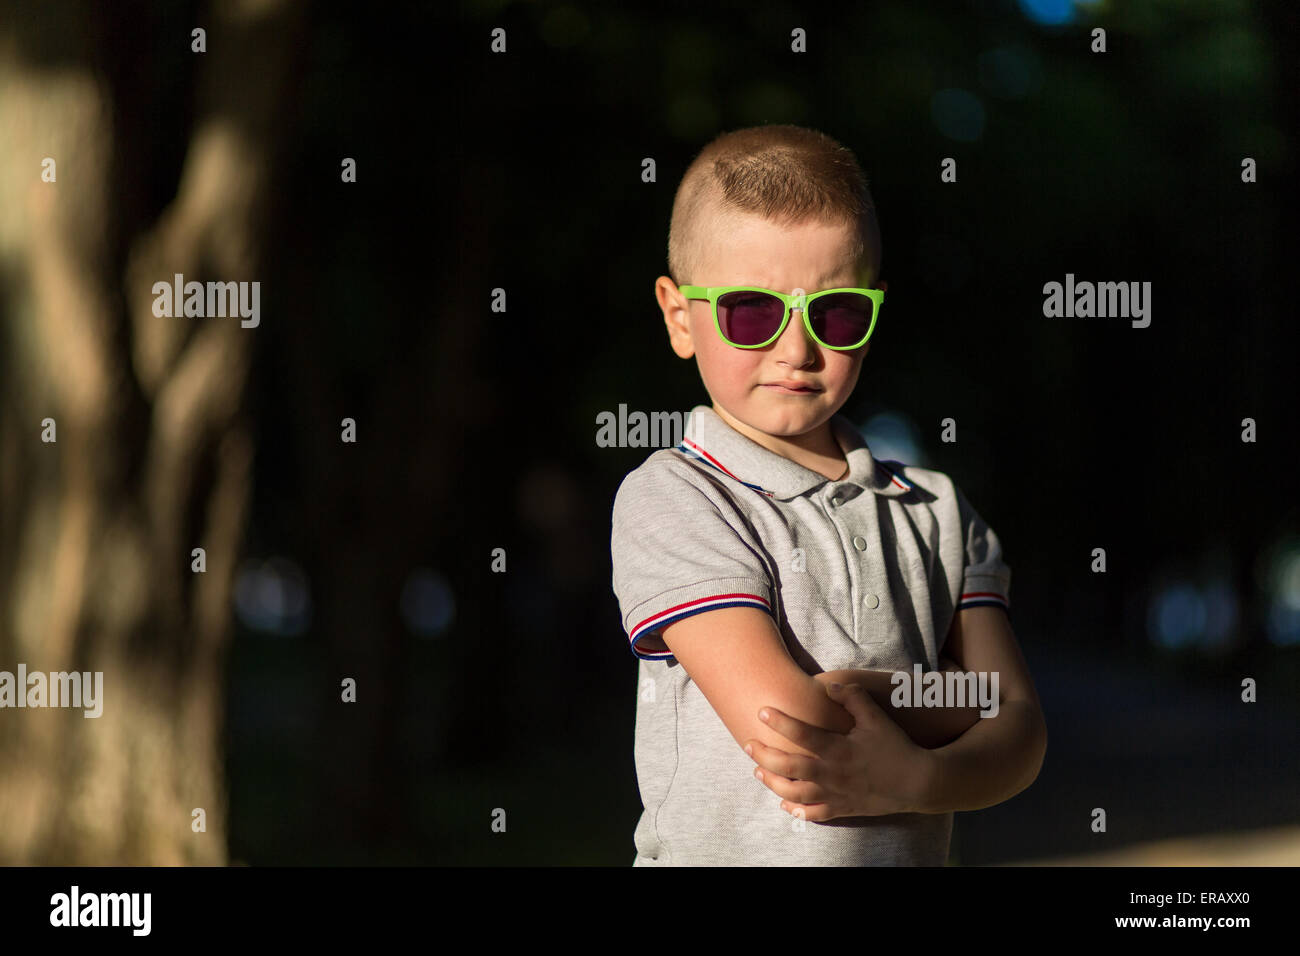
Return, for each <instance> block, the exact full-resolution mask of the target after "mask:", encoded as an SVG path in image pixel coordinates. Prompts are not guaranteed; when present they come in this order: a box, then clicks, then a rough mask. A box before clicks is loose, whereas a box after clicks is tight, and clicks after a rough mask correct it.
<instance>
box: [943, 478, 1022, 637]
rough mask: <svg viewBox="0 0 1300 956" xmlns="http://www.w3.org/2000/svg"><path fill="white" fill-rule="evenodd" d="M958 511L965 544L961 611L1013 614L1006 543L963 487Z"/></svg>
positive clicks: (958, 608) (959, 495)
mask: <svg viewBox="0 0 1300 956" xmlns="http://www.w3.org/2000/svg"><path fill="white" fill-rule="evenodd" d="M953 487H954V489H955V490H956V492H957V509H958V515H959V516H960V520H961V527H962V535H963V540H964V542H965V566H964V567H963V569H962V586H961V596H960V597H959V598H958V600H957V610H959V611H960V610H961V609H962V608H967V607H1000V608H1002V609H1003V610H1005V611H1006V612H1007V613H1008V614H1010V613H1011V568H1010V567H1008V566H1007V563H1006V562H1005V561H1004V560H1003V558H1002V542H1001V541H1000V540H999V539H998V536H997V534H996V533H995V532H994V531H993V529H992V528H990V527H989V526H988V524H987V523H986V522H985V521H984V519H983V518H981V517H980V515H979V512H977V511H976V510H975V509H974V508H973V507H972V506H971V503H970V502H969V501H968V500H967V499H966V496H965V495H964V494H963V493H962V491H961V489H960V488H957V487H956V485H954V486H953Z"/></svg>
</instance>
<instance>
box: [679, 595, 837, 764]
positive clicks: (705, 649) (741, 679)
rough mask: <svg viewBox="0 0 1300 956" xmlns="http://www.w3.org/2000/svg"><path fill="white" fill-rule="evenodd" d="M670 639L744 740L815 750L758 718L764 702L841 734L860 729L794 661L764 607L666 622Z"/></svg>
mask: <svg viewBox="0 0 1300 956" xmlns="http://www.w3.org/2000/svg"><path fill="white" fill-rule="evenodd" d="M663 641H664V643H665V644H666V645H668V649H669V650H670V651H672V653H673V656H674V657H675V658H677V662H678V663H679V664H681V666H682V667H684V668H685V669H686V673H687V674H688V675H690V678H691V680H693V681H695V683H696V684H697V685H699V688H700V691H701V692H702V693H703V694H704V697H705V699H706V700H708V702H709V704H710V705H711V706H712V707H713V710H714V713H716V714H717V715H718V717H719V718H720V719H721V720H722V722H723V723H724V724H725V725H726V727H727V730H729V731H730V732H731V736H732V737H734V738H735V739H736V743H737V745H738V746H741V747H743V746H744V745H745V742H746V741H749V740H754V739H758V740H759V741H761V742H762V743H764V744H766V745H768V746H770V747H778V748H781V749H784V750H786V751H787V752H790V753H799V754H802V755H804V756H812V753H811V752H810V751H807V750H804V749H802V748H799V747H797V746H795V745H792V744H791V742H790V741H789V740H787V739H786V738H784V737H782V736H781V735H780V734H778V733H777V732H776V731H774V730H773V729H772V728H771V727H769V726H768V725H767V724H765V723H764V722H763V721H762V720H760V719H759V717H758V712H759V710H761V709H762V708H763V707H764V706H765V705H769V706H772V707H775V708H777V709H779V710H781V711H783V712H785V713H787V714H790V715H791V716H792V717H796V718H798V719H799V720H803V721H805V722H807V723H809V724H813V725H814V726H817V727H821V728H824V729H826V730H833V731H835V732H837V733H840V734H847V733H848V732H849V731H850V730H851V729H853V726H854V721H853V718H852V717H851V716H850V715H849V712H848V711H847V710H845V709H844V708H843V707H841V706H840V705H839V704H837V703H836V702H835V701H833V700H831V699H830V697H828V696H827V694H826V690H825V688H824V687H823V686H822V685H821V684H819V683H818V682H817V681H816V680H814V679H813V678H812V676H811V675H809V674H807V673H805V672H804V670H803V669H802V668H800V667H799V665H798V664H796V663H795V661H794V658H792V657H791V656H790V652H789V650H787V648H786V646H785V642H784V641H783V640H782V639H781V634H780V632H779V631H778V630H777V629H776V622H775V621H773V620H772V617H771V615H770V614H767V613H765V612H763V611H761V610H759V609H758V608H752V607H727V608H717V609H716V610H712V611H705V612H703V613H700V614H694V615H692V616H690V617H686V618H682V619H681V620H679V621H676V622H674V623H672V624H670V625H668V626H667V627H666V628H664V630H663ZM792 747H793V748H794V749H791V748H792Z"/></svg>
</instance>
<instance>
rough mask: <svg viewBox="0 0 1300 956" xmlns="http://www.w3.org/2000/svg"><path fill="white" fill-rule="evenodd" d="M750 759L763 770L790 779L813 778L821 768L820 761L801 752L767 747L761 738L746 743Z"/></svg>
mask: <svg viewBox="0 0 1300 956" xmlns="http://www.w3.org/2000/svg"><path fill="white" fill-rule="evenodd" d="M746 752H747V753H748V754H749V756H750V759H752V760H753V761H754V763H756V764H758V765H759V766H760V767H762V768H763V769H764V770H770V771H771V772H773V773H779V774H780V775H781V776H783V777H789V778H790V779H791V780H813V779H815V775H816V774H817V773H819V772H820V770H821V762H820V761H818V760H815V759H813V758H812V757H805V756H804V755H803V754H792V753H787V752H786V751H784V750H778V749H777V748H775V747H769V746H768V745H767V744H765V743H763V742H762V741H761V740H751V741H749V742H748V743H747V745H746Z"/></svg>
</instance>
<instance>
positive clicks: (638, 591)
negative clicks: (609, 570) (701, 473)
mask: <svg viewBox="0 0 1300 956" xmlns="http://www.w3.org/2000/svg"><path fill="white" fill-rule="evenodd" d="M612 525H613V527H612V531H611V534H610V557H611V560H612V563H613V571H614V574H613V584H614V594H615V596H616V597H617V598H618V604H619V610H620V612H621V613H622V616H623V630H624V632H625V633H626V635H627V639H628V642H629V646H630V647H631V649H632V653H633V654H635V655H636V656H637V657H639V658H641V659H642V660H650V661H675V658H674V657H673V655H672V652H671V651H670V650H669V649H668V646H667V645H666V644H665V643H664V641H663V637H662V636H661V632H662V630H663V629H664V628H665V627H667V626H668V625H669V624H672V623H673V622H674V621H680V620H681V619H682V618H685V617H690V616H691V615H693V614H700V613H702V612H704V611H712V610H716V609H717V608H724V607H756V608H759V609H760V610H763V611H767V612H768V613H769V614H772V615H773V618H774V619H776V615H775V613H774V593H773V592H774V588H773V579H772V575H771V573H770V571H769V570H768V567H767V565H766V563H765V561H764V559H763V557H762V555H763V553H764V552H763V549H762V546H761V544H760V542H759V541H758V538H757V536H756V535H755V534H754V532H753V530H752V529H751V528H750V527H749V526H748V524H747V523H746V522H745V520H744V518H743V515H741V513H740V512H739V511H738V510H737V509H736V508H735V507H734V505H732V504H730V502H728V501H727V500H726V499H725V496H723V495H722V494H721V493H720V492H719V493H718V494H717V498H716V499H715V498H714V497H711V496H710V495H708V494H706V493H705V491H704V490H703V489H701V488H699V487H697V486H696V485H694V484H693V483H692V482H691V481H690V480H689V478H688V477H687V476H685V475H683V474H680V473H679V472H677V471H675V470H674V469H673V468H672V467H671V466H669V465H665V464H657V465H653V466H652V465H649V464H646V465H642V466H641V467H640V468H638V469H637V470H636V471H633V472H632V473H631V474H629V475H628V476H627V477H626V478H625V479H624V480H623V483H622V484H621V485H620V486H619V489H618V493H617V494H616V495H615V497H614V510H613V520H612Z"/></svg>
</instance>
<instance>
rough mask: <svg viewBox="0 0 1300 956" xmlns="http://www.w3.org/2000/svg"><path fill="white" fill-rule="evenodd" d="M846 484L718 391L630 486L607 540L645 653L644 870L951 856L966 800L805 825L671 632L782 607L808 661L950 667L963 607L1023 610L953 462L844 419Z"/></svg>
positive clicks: (788, 635) (640, 738) (822, 665)
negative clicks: (907, 452) (938, 809)
mask: <svg viewBox="0 0 1300 956" xmlns="http://www.w3.org/2000/svg"><path fill="white" fill-rule="evenodd" d="M831 422H832V428H833V430H834V434H835V436H836V440H837V441H838V442H839V444H840V446H841V448H843V449H844V451H845V455H846V458H847V460H848V465H849V471H848V474H847V475H845V477H844V478H842V479H840V480H838V481H832V480H829V479H827V478H826V477H825V476H824V475H821V474H818V473H817V472H814V471H810V470H809V469H807V468H804V467H803V466H801V465H798V464H796V463H795V462H793V461H791V460H789V459H788V458H785V457H783V456H781V455H778V454H776V453H775V452H772V451H769V450H768V449H766V448H764V447H762V446H761V445H759V444H757V443H755V442H753V441H751V440H750V439H749V438H747V437H745V436H744V435H742V434H740V433H739V432H738V431H736V430H735V429H734V428H732V427H731V426H730V425H728V424H727V423H726V422H725V421H723V420H722V418H720V417H719V416H718V414H717V413H716V412H715V411H713V409H712V408H709V407H708V406H705V405H697V406H696V407H695V408H694V409H692V410H691V414H690V416H689V418H688V419H687V422H686V426H685V430H684V437H683V439H682V442H681V444H679V445H678V446H677V447H675V448H663V449H660V450H658V451H656V452H654V453H653V454H651V455H650V456H649V457H648V458H647V459H646V460H645V462H643V463H642V464H641V465H640V466H639V467H638V468H636V469H635V470H633V471H632V472H630V473H629V474H628V475H627V477H626V478H624V480H623V482H622V484H621V485H620V486H619V489H618V493H617V495H616V496H615V498H614V508H613V532H612V535H611V540H610V551H611V557H612V560H613V584H614V593H615V595H616V596H617V597H618V601H619V608H620V610H621V612H622V615H623V629H624V631H625V632H626V634H627V636H628V640H629V643H630V646H631V649H632V651H633V653H634V654H635V655H636V656H637V657H638V658H639V659H640V664H639V667H640V677H639V681H638V684H639V688H638V696H637V711H636V753H635V760H636V773H637V782H638V785H639V787H640V791H641V802H642V804H643V806H644V812H643V813H642V814H641V818H640V821H639V822H638V823H637V827H636V832H635V835H634V841H635V844H636V850H637V855H636V860H635V862H634V864H633V865H635V866H663V865H737V864H739V865H783V866H827V865H843V866H861V865H891V864H903V865H928V866H942V865H943V864H944V863H945V862H946V861H947V858H948V844H949V840H950V838H951V835H952V814H951V813H944V814H894V815H891V816H884V817H852V818H844V819H840V820H834V821H831V822H829V823H812V822H808V821H803V820H797V819H796V818H795V817H793V816H792V815H790V814H788V813H786V812H785V811H784V810H782V809H781V798H780V797H779V796H778V795H777V794H775V793H773V792H772V791H771V790H769V789H768V788H767V787H765V786H764V785H763V784H762V783H761V782H760V781H758V780H757V779H756V778H755V777H754V775H753V771H754V762H753V760H752V759H750V758H749V757H748V756H747V755H746V754H745V752H744V751H743V750H741V749H740V747H739V746H738V745H737V743H736V741H735V740H734V739H733V738H732V736H731V734H730V733H729V732H728V730H727V728H726V725H725V724H724V723H723V722H722V719H721V718H720V717H718V715H717V714H716V713H715V712H714V710H713V708H712V707H711V706H710V704H709V702H708V700H707V699H706V698H705V697H704V695H703V694H702V693H701V692H700V689H699V687H698V686H697V685H696V684H695V683H694V682H693V681H692V680H691V678H690V676H689V675H688V674H686V673H685V669H684V668H683V667H681V666H680V665H679V664H678V663H677V661H676V660H675V659H674V658H673V656H672V654H671V652H669V651H668V648H667V646H666V645H665V644H664V642H663V638H662V637H661V636H660V631H661V630H662V629H663V628H664V627H665V626H666V625H668V624H670V623H672V622H673V621H677V620H681V619H682V618H683V617H687V616H689V615H691V614H700V613H703V612H705V611H709V610H712V609H715V608H720V607H735V606H748V607H756V608H760V609H762V610H765V611H767V612H768V613H770V614H771V615H772V617H773V618H774V620H775V621H776V624H777V628H778V630H779V631H780V632H781V635H782V637H783V638H784V640H785V644H786V647H787V648H789V650H790V654H791V656H792V657H793V658H794V660H795V661H796V662H797V663H798V664H799V665H800V666H801V667H802V668H803V669H804V670H805V671H808V672H809V673H815V672H817V671H818V670H837V669H839V668H862V669H865V670H910V668H911V666H912V664H913V662H916V661H920V662H921V663H922V664H923V665H924V666H925V668H926V669H927V670H929V669H932V668H936V667H937V666H938V662H939V651H940V650H941V648H942V647H943V642H944V639H945V638H946V637H947V634H948V628H949V626H950V625H951V623H952V619H953V615H954V614H955V613H956V611H957V610H958V609H959V608H963V607H973V606H977V605H995V606H999V607H1003V608H1008V610H1009V605H1008V597H1009V590H1010V585H1011V571H1010V569H1009V568H1008V567H1007V565H1006V564H1005V563H1003V560H1002V548H1001V544H1000V543H999V541H998V538H997V535H996V534H994V533H993V530H992V529H991V528H989V526H988V525H987V524H985V523H984V521H983V519H981V518H980V516H979V514H977V513H976V511H975V509H974V508H972V507H971V505H970V503H969V502H968V501H967V500H966V498H965V496H964V495H963V494H962V493H961V491H960V490H959V489H958V488H957V486H956V485H955V484H954V483H953V481H952V479H951V478H949V477H948V476H947V475H945V474H943V473H942V472H938V471H931V470H929V469H925V468H913V467H910V466H904V465H901V464H899V463H898V462H893V461H889V462H882V461H877V460H876V459H875V458H873V457H872V455H871V452H870V450H869V449H868V447H867V444H866V442H865V441H864V440H863V438H862V436H861V434H860V433H859V432H858V431H857V429H856V428H855V427H854V426H853V424H852V422H851V421H849V419H848V418H846V417H845V416H844V415H842V414H837V415H835V416H834V417H833V418H832V419H831Z"/></svg>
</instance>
